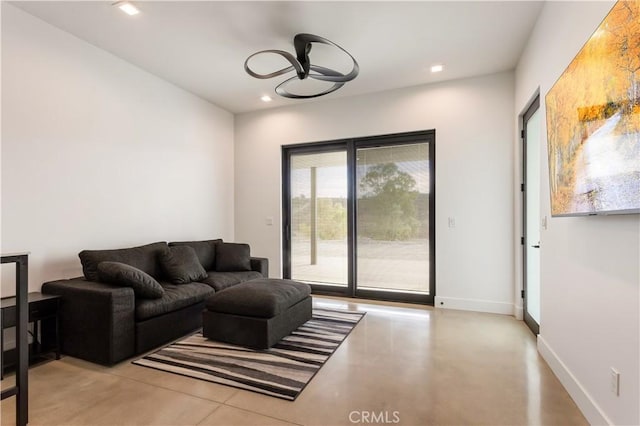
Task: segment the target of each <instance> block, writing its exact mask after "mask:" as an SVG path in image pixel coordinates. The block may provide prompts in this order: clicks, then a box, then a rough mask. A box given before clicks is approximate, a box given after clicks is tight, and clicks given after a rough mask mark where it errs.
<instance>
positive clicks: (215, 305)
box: [206, 279, 311, 318]
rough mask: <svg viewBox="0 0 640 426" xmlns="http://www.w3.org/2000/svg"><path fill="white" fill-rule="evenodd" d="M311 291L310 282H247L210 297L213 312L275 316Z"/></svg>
mask: <svg viewBox="0 0 640 426" xmlns="http://www.w3.org/2000/svg"><path fill="white" fill-rule="evenodd" d="M310 294H311V287H309V285H308V284H305V283H300V282H296V281H291V280H279V279H263V280H253V281H247V282H245V283H242V284H238V285H236V286H233V287H230V288H228V289H226V290H223V291H220V292H217V293H216V294H214V295H213V296H211V297H210V298H208V299H207V302H206V306H207V309H208V310H209V311H213V312H220V313H225V314H234V315H244V316H249V317H259V318H272V317H274V316H276V315H278V314H280V313H282V312H284V311H286V310H287V309H289V308H290V307H291V306H293V305H295V304H296V303H298V302H300V301H302V300H304V299H306V298H307V297H309V295H310Z"/></svg>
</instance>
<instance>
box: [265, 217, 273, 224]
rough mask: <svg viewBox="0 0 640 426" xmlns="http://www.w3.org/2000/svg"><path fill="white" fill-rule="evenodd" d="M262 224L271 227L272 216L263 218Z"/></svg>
mask: <svg viewBox="0 0 640 426" xmlns="http://www.w3.org/2000/svg"><path fill="white" fill-rule="evenodd" d="M264 223H265V224H266V225H267V226H273V217H272V216H269V217H267V218H265V220H264Z"/></svg>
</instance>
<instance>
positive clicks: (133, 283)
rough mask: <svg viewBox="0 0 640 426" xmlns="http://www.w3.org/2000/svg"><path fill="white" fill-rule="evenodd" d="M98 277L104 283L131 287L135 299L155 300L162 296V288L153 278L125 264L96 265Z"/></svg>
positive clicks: (101, 263)
mask: <svg viewBox="0 0 640 426" xmlns="http://www.w3.org/2000/svg"><path fill="white" fill-rule="evenodd" d="M98 277H99V278H100V281H101V282H104V283H108V284H114V285H118V286H122V287H131V288H132V289H133V292H134V293H135V295H136V297H141V298H143V299H157V298H160V297H162V295H163V294H164V288H162V286H161V285H160V283H159V282H158V281H156V280H155V278H153V277H152V276H151V275H149V274H147V273H146V272H144V271H141V270H140V269H138V268H134V267H133V266H131V265H127V264H125V263H120V262H100V263H98Z"/></svg>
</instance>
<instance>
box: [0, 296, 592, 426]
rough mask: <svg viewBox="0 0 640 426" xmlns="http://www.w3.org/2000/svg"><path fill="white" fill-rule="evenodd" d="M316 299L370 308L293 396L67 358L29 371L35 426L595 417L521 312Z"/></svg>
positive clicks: (10, 404)
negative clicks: (565, 383) (517, 315)
mask: <svg viewBox="0 0 640 426" xmlns="http://www.w3.org/2000/svg"><path fill="white" fill-rule="evenodd" d="M314 303H315V304H316V305H322V307H329V308H331V307H335V308H341V309H345V308H347V309H354V310H355V309H357V310H364V311H367V315H366V316H365V317H364V319H363V320H362V321H361V322H360V324H359V325H358V326H357V327H356V328H355V329H354V330H353V332H352V333H351V335H350V336H349V337H348V338H347V340H346V341H345V342H344V343H343V344H342V346H340V348H338V350H337V351H336V352H335V354H334V355H333V356H332V357H331V358H330V359H329V360H328V361H327V363H326V364H325V365H324V366H323V367H322V369H321V370H320V372H319V373H318V374H317V375H316V377H315V378H313V380H311V383H310V384H309V385H308V386H307V388H306V389H305V390H304V391H303V392H302V394H301V395H300V396H299V397H298V399H297V400H296V401H294V402H289V401H285V400H280V399H276V398H272V397H267V396H264V395H260V394H255V393H252V392H248V391H244V390H239V389H235V388H231V387H226V386H222V385H217V384H213V383H208V382H204V381H199V380H195V379H190V378H186V377H181V376H177V375H173V374H170V373H165V372H161V371H156V370H152V369H149V368H145V367H141V366H136V365H133V364H131V362H130V361H125V362H122V363H120V364H118V365H116V366H114V367H110V368H109V367H102V366H98V365H94V364H90V363H87V362H84V361H80V360H77V359H74V358H71V357H63V358H62V359H61V360H59V361H51V362H48V363H45V364H42V365H39V366H36V367H33V368H32V369H30V370H29V379H30V382H29V386H30V398H29V402H30V424H31V425H93V424H96V425H98V424H100V425H115V424H146V425H252V426H253V425H287V424H298V425H353V424H367V422H368V424H371V423H377V424H383V423H385V422H386V423H388V424H401V425H445V424H448V425H468V424H488V425H584V424H587V422H586V420H585V419H584V417H583V416H582V415H581V413H580V411H579V410H578V409H577V407H576V405H575V404H574V402H573V401H572V400H571V398H570V397H569V395H568V394H567V392H566V391H565V390H564V388H563V387H562V386H561V385H560V382H559V381H558V380H557V379H556V377H555V376H554V375H553V373H552V372H551V370H550V369H549V367H548V366H547V365H546V363H545V362H544V361H543V360H542V358H541V357H540V356H539V355H538V353H537V351H536V341H535V337H534V336H533V334H532V333H531V332H530V331H529V329H527V327H526V326H525V325H524V323H523V322H521V321H517V320H515V319H514V318H512V317H509V316H503V315H493V314H481V313H472V312H462V311H453V310H444V309H433V308H430V307H422V306H415V305H403V304H394V303H382V302H380V303H377V302H355V301H352V300H347V299H338V298H320V297H317V298H314ZM13 380H14V378H13V377H12V376H9V377H7V378H6V379H5V380H3V381H2V388H3V389H5V388H7V387H9V386H11V385H12V384H13ZM1 407H2V414H1V420H2V425H10V424H13V423H14V421H15V412H14V400H13V398H9V399H6V400H4V401H2V405H1ZM373 420H375V421H373Z"/></svg>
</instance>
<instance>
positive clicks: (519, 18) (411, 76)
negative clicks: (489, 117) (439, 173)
mask: <svg viewBox="0 0 640 426" xmlns="http://www.w3.org/2000/svg"><path fill="white" fill-rule="evenodd" d="M11 3H12V4H13V5H15V6H17V7H19V8H21V9H22V10H24V11H26V12H28V13H30V14H32V15H35V16H37V17H39V18H41V19H43V20H44V21H47V22H49V23H51V24H53V25H55V26H57V27H59V28H61V29H63V30H65V31H67V32H69V33H71V34H74V35H75V36H77V37H79V38H81V39H84V40H86V41H88V42H89V43H91V44H93V45H95V46H98V47H100V48H102V49H104V50H107V51H109V52H111V53H113V54H114V55H116V56H119V57H120V58H123V59H125V60H126V61H128V62H131V63H132V64H135V65H137V66H138V67H140V68H142V69H144V70H147V71H149V72H151V73H153V74H155V75H157V76H159V77H161V78H163V79H165V80H167V81H169V82H171V83H173V84H175V85H177V86H179V87H182V88H183V89H185V90H188V91H189V92H192V93H194V94H196V95H198V96H200V97H202V98H204V99H206V100H208V101H210V102H212V103H214V104H216V105H218V106H220V107H222V108H224V109H226V110H229V111H231V112H234V113H241V112H247V111H252V110H257V109H262V108H270V107H275V106H282V105H291V104H297V103H301V102H313V101H314V100H304V101H301V100H292V99H285V98H280V97H279V96H277V95H276V94H275V93H274V92H273V90H274V88H275V86H276V85H277V84H278V83H279V82H281V81H283V80H285V79H286V78H287V76H280V77H276V78H274V79H270V80H258V79H255V78H253V77H251V76H249V75H248V74H246V73H245V71H244V69H243V64H244V61H245V59H246V58H247V57H248V56H249V55H251V54H252V53H254V52H257V51H258V50H264V49H281V50H287V51H290V52H292V53H293V36H294V35H295V34H297V33H302V32H304V33H311V34H316V35H319V36H321V37H325V38H327V39H329V40H331V41H333V42H335V43H337V44H339V45H340V46H342V47H343V48H345V49H346V50H347V51H349V52H350V53H351V54H352V55H353V56H354V57H355V58H356V60H357V61H358V63H359V64H360V75H359V76H358V77H357V78H356V79H355V80H353V81H351V82H349V83H347V84H346V85H345V86H344V87H342V88H341V89H340V90H338V91H337V92H334V93H333V94H330V95H327V96H324V97H321V98H316V99H327V98H337V97H342V96H353V95H359V94H365V93H371V92H377V91H382V90H389V89H396V88H401V87H408V86H414V85H419V84H427V83H433V82H437V81H444V80H451V79H458V78H464V77H470V76H474V75H483V74H490V73H494V72H500V71H506V70H511V69H513V68H514V67H515V65H516V63H517V61H518V58H519V56H520V53H521V52H522V50H523V48H524V46H525V43H526V41H527V39H528V37H529V34H530V33H531V31H532V29H533V26H534V24H535V21H536V19H537V17H538V14H539V12H540V9H541V8H542V2H540V1H532V2H529V1H502V2H486V1H472V2H452V1H442V2H395V1H391V2H307V1H305V2H303V1H300V2H298V1H288V2H271V1H259V2H243V1H235V2H234V1H227V2H222V1H196V2H192V1H137V2H134V4H136V5H137V6H138V8H139V9H140V14H138V15H136V16H128V15H125V14H124V13H122V12H121V11H120V10H119V9H117V8H115V7H113V6H111V3H112V2H111V1H108V2H103V1H66V2H61V1H34V2H11ZM323 48H324V49H323ZM324 51H326V48H325V46H322V45H314V48H313V50H312V52H311V55H310V57H311V59H312V63H321V64H322V65H324V66H327V67H329V68H338V69H339V70H342V71H345V72H346V71H349V67H348V64H349V63H348V62H345V61H338V62H340V64H339V65H336V66H335V67H334V66H333V64H331V63H328V62H325V61H327V60H328V61H330V60H331V59H330V58H329V57H323V55H322V54H323V53H324ZM314 54H315V55H314ZM319 59H321V60H323V62H319V61H318V60H319ZM338 59H341V58H338ZM436 63H442V64H444V65H445V70H444V72H442V73H439V74H431V73H430V71H429V68H430V67H431V65H433V64H436ZM280 64H282V62H278V63H277V64H274V67H275V66H277V65H280ZM256 65H260V63H258V62H256ZM263 65H264V64H263ZM282 66H284V65H282ZM282 66H280V67H279V68H281V67H282ZM272 70H275V69H266V68H260V70H258V71H261V72H268V71H272ZM291 76H293V74H291ZM263 94H270V95H272V97H273V98H274V100H273V101H272V102H270V103H264V102H262V101H260V99H259V98H260V96H262V95H263Z"/></svg>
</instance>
